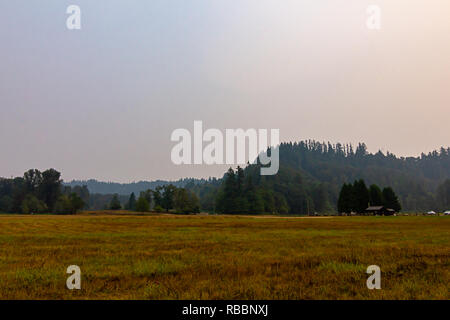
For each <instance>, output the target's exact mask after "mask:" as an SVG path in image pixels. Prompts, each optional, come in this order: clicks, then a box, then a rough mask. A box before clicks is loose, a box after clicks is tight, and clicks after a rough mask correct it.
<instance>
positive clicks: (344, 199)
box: [338, 183, 355, 213]
mask: <svg viewBox="0 0 450 320" xmlns="http://www.w3.org/2000/svg"><path fill="white" fill-rule="evenodd" d="M353 199H354V197H353V186H352V185H351V184H346V183H344V184H343V185H342V188H341V192H340V193H339V199H338V212H339V213H350V212H352V211H353V208H354V207H355V205H354V200H353Z"/></svg>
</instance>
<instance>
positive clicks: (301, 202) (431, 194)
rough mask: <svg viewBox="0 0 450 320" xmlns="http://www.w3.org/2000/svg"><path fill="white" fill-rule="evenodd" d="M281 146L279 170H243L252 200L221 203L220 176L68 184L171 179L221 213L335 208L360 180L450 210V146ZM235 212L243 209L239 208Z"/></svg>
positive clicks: (121, 189)
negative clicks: (407, 151) (414, 150)
mask: <svg viewBox="0 0 450 320" xmlns="http://www.w3.org/2000/svg"><path fill="white" fill-rule="evenodd" d="M279 149H280V170H279V172H278V174H276V175H274V176H261V175H260V170H259V165H249V166H247V168H245V170H243V173H242V174H243V175H244V176H245V177H243V179H245V181H248V180H250V183H249V186H248V188H250V189H251V192H250V191H248V190H247V192H248V193H250V194H251V195H250V196H249V197H250V198H251V199H252V200H248V199H241V198H239V196H238V197H237V198H236V199H234V198H232V199H234V200H230V199H228V200H227V201H225V200H226V199H227V198H226V197H225V198H224V196H223V192H224V185H225V183H223V180H222V179H209V180H206V179H200V180H199V179H182V180H179V181H176V182H169V181H153V182H135V183H130V184H119V183H111V182H109V183H108V182H99V181H96V180H89V181H72V182H70V183H68V184H67V185H69V186H72V187H73V186H76V185H86V186H87V187H88V189H89V191H90V192H91V193H99V194H115V193H117V194H120V195H130V194H131V193H132V192H134V193H135V194H139V193H140V192H141V191H144V190H147V189H153V190H154V189H155V188H156V187H158V186H162V185H167V184H169V183H171V184H173V185H175V186H176V187H180V188H187V189H190V190H193V191H195V192H196V193H197V195H198V196H199V198H200V203H201V206H202V210H205V211H211V212H212V211H216V212H220V211H221V209H222V211H224V212H225V211H227V210H229V208H228V209H224V208H221V206H222V205H223V204H224V203H226V202H230V201H231V202H233V201H237V202H239V201H243V202H242V203H243V207H246V206H247V204H246V202H249V201H250V202H252V201H253V202H254V203H257V204H255V205H254V208H257V209H258V210H263V212H268V213H270V212H279V213H281V212H285V213H296V214H306V213H312V212H319V213H322V212H331V211H336V206H337V199H338V195H339V191H340V188H341V187H342V185H343V184H344V183H352V182H354V181H355V180H359V179H364V181H365V183H366V185H367V186H370V185H372V184H376V185H378V186H380V187H381V188H383V187H392V188H393V189H394V190H395V192H396V193H397V195H398V196H399V199H400V202H401V204H402V207H403V209H404V210H407V211H409V210H411V211H418V210H437V209H445V210H448V209H450V208H447V206H449V205H450V204H449V202H450V195H449V194H448V193H449V192H450V191H449V190H448V189H449V186H450V180H447V179H450V148H446V149H445V148H441V149H440V150H438V151H434V152H431V153H428V154H422V155H420V156H419V157H407V158H403V157H397V156H395V155H393V154H392V153H389V152H388V153H386V154H384V153H382V152H377V153H375V154H371V153H368V152H367V148H366V145H365V144H363V143H360V144H359V145H358V146H357V147H356V148H354V147H353V146H351V145H343V144H339V143H338V144H335V145H332V144H330V143H319V142H316V141H302V142H296V143H282V144H281V145H280V146H279ZM239 192H241V191H239ZM254 195H255V196H254ZM224 199H225V200H224ZM258 199H261V202H262V203H259V200H258ZM244 200H245V201H244ZM221 201H222V203H221ZM255 201H256V202H255ZM249 206H251V205H250V204H249ZM236 210H237V211H240V212H242V208H236ZM245 210H246V209H244V211H245ZM248 210H249V212H250V211H251V210H250V209H248ZM255 210H256V209H255Z"/></svg>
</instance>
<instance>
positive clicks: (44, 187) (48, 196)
mask: <svg viewBox="0 0 450 320" xmlns="http://www.w3.org/2000/svg"><path fill="white" fill-rule="evenodd" d="M61 183H62V181H61V173H59V172H58V171H56V170H54V169H49V170H46V171H44V172H42V181H41V183H40V184H39V186H38V187H37V192H38V193H39V195H40V199H42V200H43V201H44V202H45V204H46V205H47V207H48V209H49V210H50V211H51V212H53V209H54V207H55V204H56V201H58V198H59V196H60V195H61Z"/></svg>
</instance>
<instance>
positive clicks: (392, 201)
mask: <svg viewBox="0 0 450 320" xmlns="http://www.w3.org/2000/svg"><path fill="white" fill-rule="evenodd" d="M383 205H384V206H385V207H386V208H390V209H394V210H395V211H396V212H399V211H401V210H402V206H401V205H400V201H399V200H398V197H397V195H396V194H395V192H394V190H392V188H391V187H387V188H384V189H383Z"/></svg>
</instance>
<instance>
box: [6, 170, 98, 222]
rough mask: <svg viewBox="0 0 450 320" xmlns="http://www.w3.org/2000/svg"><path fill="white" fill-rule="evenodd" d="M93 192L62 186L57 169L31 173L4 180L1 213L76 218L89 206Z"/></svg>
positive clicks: (82, 188) (31, 171)
mask: <svg viewBox="0 0 450 320" xmlns="http://www.w3.org/2000/svg"><path fill="white" fill-rule="evenodd" d="M87 198H89V191H88V190H87V188H84V187H80V186H77V187H74V188H71V187H67V186H63V185H62V180H61V173H59V172H58V171H56V170H55V169H48V170H45V171H43V172H40V171H39V170H37V169H31V170H28V171H27V172H25V173H24V175H23V177H17V178H11V179H5V178H0V212H6V213H24V214H34V213H58V214H74V213H76V212H77V211H79V210H81V209H83V208H84V207H85V206H86V202H85V200H86V199H87Z"/></svg>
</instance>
